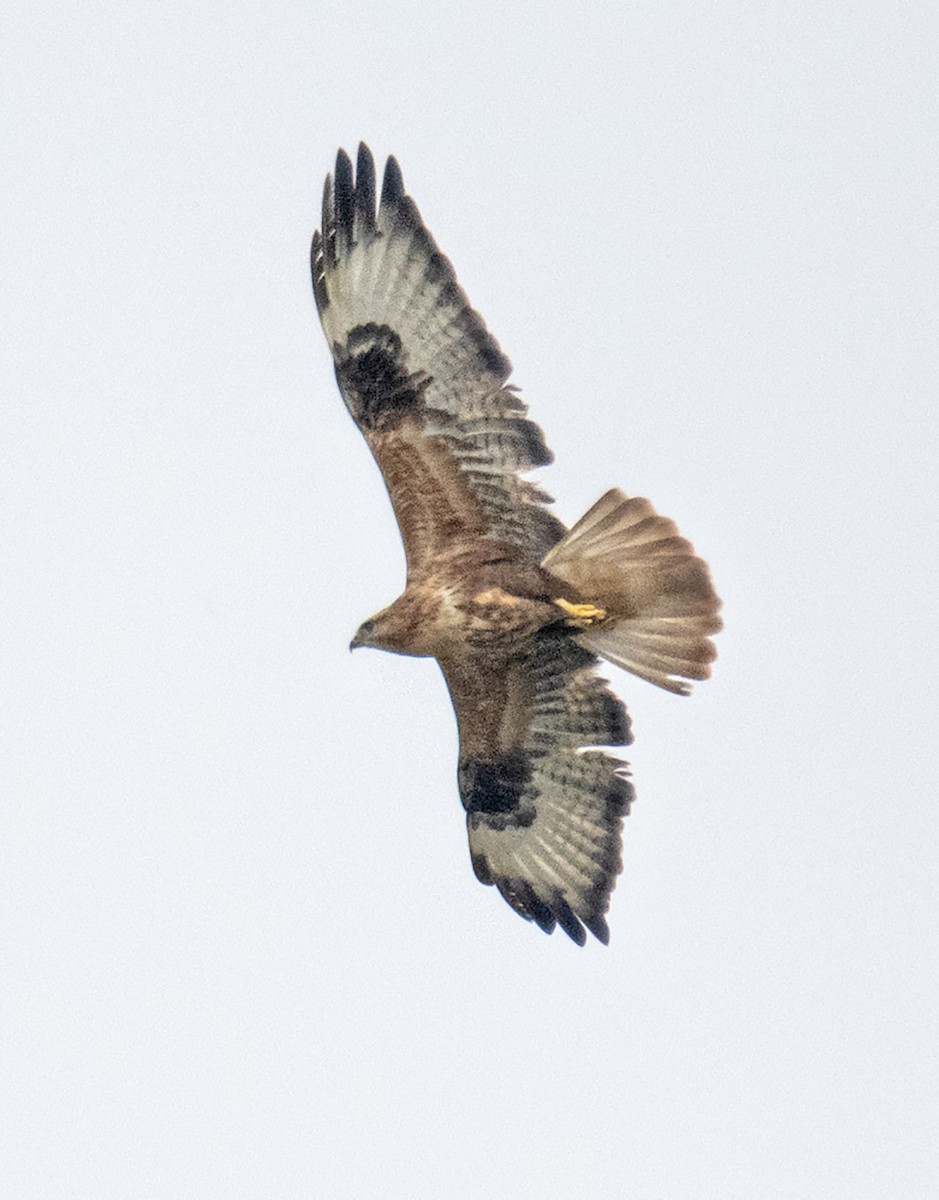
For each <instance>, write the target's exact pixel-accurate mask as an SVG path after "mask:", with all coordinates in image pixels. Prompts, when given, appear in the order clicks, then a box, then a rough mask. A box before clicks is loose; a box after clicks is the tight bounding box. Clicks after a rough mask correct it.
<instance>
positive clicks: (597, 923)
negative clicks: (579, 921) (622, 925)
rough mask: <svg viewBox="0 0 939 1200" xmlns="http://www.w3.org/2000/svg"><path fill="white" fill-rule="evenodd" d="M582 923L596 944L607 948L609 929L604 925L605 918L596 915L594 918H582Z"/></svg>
mask: <svg viewBox="0 0 939 1200" xmlns="http://www.w3.org/2000/svg"><path fill="white" fill-rule="evenodd" d="M583 922H584V924H585V925H586V926H587V928H588V929H589V930H590V932H591V933H592V934H593V936H594V937H595V938H596V939H597V941H598V942H602V943H603V945H604V946H609V944H610V927H609V925H607V923H606V917H604V916H603V915H602V914H600V913H597V915H596V916H595V917H589V918H588V917H584V918H583Z"/></svg>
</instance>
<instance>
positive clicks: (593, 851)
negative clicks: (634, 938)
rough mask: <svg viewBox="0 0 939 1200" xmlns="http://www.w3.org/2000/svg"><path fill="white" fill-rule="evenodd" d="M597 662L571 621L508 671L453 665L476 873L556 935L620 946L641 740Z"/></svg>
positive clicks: (546, 633)
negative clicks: (636, 745)
mask: <svg viewBox="0 0 939 1200" xmlns="http://www.w3.org/2000/svg"><path fill="white" fill-rule="evenodd" d="M596 664H597V659H596V657H595V656H594V655H593V654H591V653H590V652H589V651H587V650H585V649H584V648H583V647H582V646H579V645H578V644H577V643H576V642H575V641H574V640H573V638H572V636H571V633H570V631H569V630H567V629H566V628H565V627H563V626H556V627H549V628H548V629H545V630H543V631H542V632H541V633H540V634H538V635H537V636H536V637H535V638H533V639H532V640H531V641H530V643H529V644H528V646H527V648H526V650H525V651H524V652H523V653H521V654H520V655H518V656H517V657H516V658H515V659H513V660H512V661H511V663H509V664H508V665H507V666H505V667H504V668H503V669H502V670H501V671H499V672H498V673H497V674H494V673H493V672H492V671H486V670H485V668H484V669H482V670H481V671H478V672H475V673H472V674H471V673H469V672H460V671H459V670H458V669H456V668H455V667H449V668H448V667H447V666H446V665H445V666H444V676H445V678H446V680H447V684H448V686H449V688H450V695H451V697H452V699H453V706H454V708H455V710H456V714H457V721H458V724H459V728H460V765H459V785H460V795H461V798H462V800H463V807H464V808H465V809H466V823H467V829H468V832H469V844H470V856H471V858H472V862H473V868H474V870H475V872H476V875H477V878H479V879H480V880H481V881H482V882H483V883H487V884H495V886H496V887H497V888H498V889H499V891H500V892H501V893H502V895H503V896H504V897H505V899H506V900H507V901H508V903H509V904H510V905H511V906H512V908H514V909H515V911H516V912H517V913H519V914H520V915H521V916H523V917H524V918H525V919H526V920H529V921H534V922H535V923H536V924H537V925H538V926H539V927H540V928H541V929H543V930H544V931H545V932H546V933H551V932H552V931H553V930H554V927H555V925H560V926H561V928H562V929H563V930H564V931H565V933H567V934H568V935H569V936H570V937H572V938H573V939H574V941H575V942H577V943H578V944H579V945H583V944H584V942H585V940H586V936H587V935H586V933H585V927H586V929H589V930H590V932H591V933H592V934H594V936H595V937H597V938H599V940H600V941H601V942H604V943H606V942H607V941H609V929H608V927H607V923H606V917H605V913H606V911H607V909H608V908H609V902H610V893H611V892H612V890H613V888H614V886H615V883H616V877H617V875H618V874H619V872H620V870H621V868H622V858H621V828H622V823H623V817H624V815H625V814H626V813H627V812H628V811H629V805H630V802H631V800H632V797H633V790H632V784H631V783H630V782H629V780H628V778H627V772H626V765H625V763H623V762H622V761H621V760H620V759H618V758H615V757H613V756H612V755H610V754H608V753H606V751H605V750H603V749H601V748H600V747H604V746H627V745H629V744H630V742H631V740H632V739H631V735H630V728H629V718H628V716H627V713H626V709H625V708H624V706H623V704H622V703H621V701H619V700H618V699H617V698H616V697H615V696H614V695H613V694H612V692H611V691H610V690H609V688H608V687H607V685H606V683H605V681H604V680H602V679H601V678H600V677H599V676H598V675H597V674H596V670H595V668H596Z"/></svg>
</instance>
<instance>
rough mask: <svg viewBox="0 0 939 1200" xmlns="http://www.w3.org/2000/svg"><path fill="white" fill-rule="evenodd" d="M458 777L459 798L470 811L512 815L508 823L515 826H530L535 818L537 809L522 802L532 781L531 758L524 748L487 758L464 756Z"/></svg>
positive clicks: (509, 816)
mask: <svg viewBox="0 0 939 1200" xmlns="http://www.w3.org/2000/svg"><path fill="white" fill-rule="evenodd" d="M458 776H459V784H460V798H461V799H462V801H463V807H464V808H465V809H466V811H467V812H468V813H479V814H483V815H485V816H486V817H487V818H492V817H500V816H502V817H506V818H511V819H510V820H507V821H506V824H513V825H530V824H531V823H532V821H533V820H534V818H535V811H534V808H533V807H532V805H531V804H530V803H529V804H526V803H523V802H524V801H525V800H526V790H527V789H528V788H529V784H530V783H531V761H530V758H529V755H528V754H527V753H526V752H525V751H524V750H506V751H504V752H503V753H501V754H495V755H493V757H492V758H488V759H483V758H463V759H461V760H460V768H459V772H458ZM487 824H489V825H492V824H493V822H492V821H491V820H487Z"/></svg>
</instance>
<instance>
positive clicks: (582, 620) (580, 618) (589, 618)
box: [554, 600, 606, 628]
mask: <svg viewBox="0 0 939 1200" xmlns="http://www.w3.org/2000/svg"><path fill="white" fill-rule="evenodd" d="M554 603H555V604H556V605H557V606H558V608H563V609H564V611H565V612H566V613H567V615H568V616H569V617H570V619H571V624H572V625H583V626H584V627H585V628H586V627H587V626H588V625H597V624H599V622H600V621H605V620H606V609H603V608H597V606H596V605H595V604H571V602H570V601H569V600H555V602H554Z"/></svg>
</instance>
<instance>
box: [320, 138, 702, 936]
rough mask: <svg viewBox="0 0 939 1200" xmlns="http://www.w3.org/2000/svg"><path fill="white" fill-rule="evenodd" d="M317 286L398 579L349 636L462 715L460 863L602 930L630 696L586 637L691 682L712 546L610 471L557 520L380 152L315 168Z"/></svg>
mask: <svg viewBox="0 0 939 1200" xmlns="http://www.w3.org/2000/svg"><path fill="white" fill-rule="evenodd" d="M312 265H313V290H314V293H315V296H316V306H317V309H318V310H319V316H320V320H321V321H322V324H323V329H324V331H325V333H326V338H327V341H328V342H329V348H330V350H331V351H332V354H333V358H334V359H335V367H336V378H337V379H338V381H339V388H340V390H341V392H342V396H343V399H344V400H345V402H346V406H347V407H348V409H349V412H350V413H351V414H352V418H353V420H354V421H355V423H356V424H357V425H358V427H359V429H360V430H361V431H362V434H363V436H364V437H365V440H366V441H367V442H368V445H369V448H370V449H371V451H372V454H373V455H374V456H375V460H376V462H377V463H378V466H379V468H380V470H381V473H382V475H383V476H384V479H385V484H386V486H387V488H388V493H389V495H390V497H391V503H392V504H393V506H394V511H395V515H396V516H397V519H398V525H399V526H400V529H401V536H402V539H403V541H404V548H405V553H406V556H407V585H406V587H405V590H404V593H403V595H401V596H400V597H399V598H398V599H397V600H395V602H394V603H393V604H391V605H390V606H389V607H388V608H385V609H383V610H382V611H381V612H379V613H377V614H376V615H375V616H374V617H371V618H370V619H369V620H367V621H365V622H364V624H363V625H362V626H361V627H360V629H359V630H358V632H357V633H356V635H355V637H354V638H353V641H352V645H353V646H375V647H378V648H379V649H382V650H390V651H394V652H395V653H397V654H414V655H429V656H431V657H433V658H436V659H437V661H438V662H439V664H440V667H441V670H442V671H443V675H444V678H445V680H446V682H447V686H448V688H449V689H450V696H451V698H452V700H453V707H454V709H455V711H456V718H457V724H458V726H459V737H460V758H459V767H458V781H459V789H460V796H461V798H462V801H463V807H464V808H465V810H466V824H467V829H468V832H469V846H470V855H471V858H472V863H473V868H474V870H475V872H476V875H477V877H478V878H479V879H480V880H481V881H482V882H483V883H487V884H495V886H496V887H497V888H498V889H499V891H500V892H501V893H502V895H503V896H504V897H505V899H506V900H507V901H508V903H509V904H510V905H511V906H512V908H514V909H515V911H516V912H517V913H519V914H520V915H521V916H523V917H525V918H526V920H530V921H534V922H535V923H536V924H537V925H538V926H539V927H540V928H541V929H543V930H544V931H545V932H546V933H550V932H552V930H553V929H554V927H555V925H556V924H557V925H560V926H561V928H562V929H563V930H564V931H565V932H566V933H567V934H569V935H570V937H572V938H573V939H574V941H576V942H578V943H579V944H581V945H582V944H583V943H584V941H585V940H586V933H585V927H586V929H589V930H590V932H591V933H593V934H594V936H595V937H597V938H599V939H600V941H601V942H606V941H608V940H609V929H608V927H607V923H606V918H605V915H604V914H605V913H606V911H607V909H608V908H609V902H610V893H611V891H612V890H613V887H614V885H615V882H616V876H617V875H618V873H619V871H620V869H621V866H622V860H621V826H622V820H623V816H624V814H625V813H626V812H628V810H629V805H630V801H631V800H632V797H633V790H632V785H631V784H630V782H629V780H628V778H627V771H626V764H625V763H623V762H622V761H621V760H620V759H619V758H616V757H614V756H613V755H611V754H609V753H608V752H607V751H606V750H605V749H602V747H617V746H627V745H629V743H630V741H631V736H630V729H629V718H628V717H627V715H626V709H625V708H624V706H623V704H622V703H621V702H620V701H619V700H618V699H617V698H616V697H615V696H614V695H613V694H612V692H611V691H610V690H609V687H608V686H607V684H606V683H605V682H604V680H603V679H601V678H600V677H599V676H598V675H597V673H596V670H595V668H596V665H597V658H598V656H602V657H603V658H605V659H608V660H609V661H610V662H612V663H615V664H616V665H617V666H619V667H624V668H625V669H626V670H627V671H631V672H633V674H635V675H639V676H640V677H641V678H642V679H647V680H649V682H651V683H654V684H657V685H658V686H659V687H662V688H667V689H668V690H669V691H671V692H677V693H679V694H686V693H687V692H688V691H690V684H689V683H688V682H687V681H688V680H695V679H706V678H707V677H708V675H709V674H710V670H711V662H712V661H713V659H714V657H715V650H714V645H713V642H712V641H711V640H710V637H709V635H710V634H713V633H715V632H716V631H717V630H718V629H719V628H720V625H721V622H720V618H719V616H718V610H719V608H720V601H719V600H718V598H717V595H716V594H715V591H714V588H713V586H712V584H711V578H710V574H709V572H708V569H707V566H706V565H705V563H704V562H702V560H701V559H700V558H698V557H697V556H696V555H695V553H694V549H693V547H692V546H691V544H690V543H689V542H688V541H686V540H685V539H684V538H683V537H681V536H680V535H679V533H678V530H677V528H676V526H675V524H674V523H673V522H672V521H670V520H668V519H667V518H666V517H661V516H659V515H658V513H656V511H655V509H654V508H653V507H652V505H651V504H650V503H649V501H648V500H643V499H640V498H638V497H635V496H626V495H624V494H623V493H622V492H620V491H618V490H616V489H614V490H612V491H609V492H607V493H606V494H605V495H604V496H602V497H601V498H600V499H599V500H598V501H597V503H596V504H595V505H594V506H593V508H591V509H590V511H589V512H588V513H587V514H586V515H585V516H583V517H582V518H581V519H580V520H579V521H578V522H577V524H576V525H575V526H574V527H573V528H572V529H570V530H567V529H565V527H564V526H563V525H562V524H561V522H560V521H559V520H558V519H557V517H556V516H554V514H553V513H551V512H550V511H549V509H548V507H547V506H548V504H549V503H550V498H549V497H548V496H546V495H545V494H544V492H542V491H541V490H540V489H539V488H538V487H536V486H535V484H533V483H532V482H530V481H529V480H528V479H526V478H524V475H525V473H526V472H528V471H530V470H531V469H532V468H534V467H540V466H543V465H544V464H545V463H548V462H550V461H551V453H550V451H549V450H548V448H547V446H546V445H545V442H544V438H543V435H542V432H541V430H540V429H539V427H538V426H537V425H535V424H534V423H533V422H532V421H530V420H529V419H528V417H527V416H526V412H527V410H526V407H525V405H524V403H523V402H522V400H521V399H520V398H519V395H518V392H517V391H516V390H515V388H513V387H511V386H508V385H507V383H506V381H507V380H508V378H509V374H510V371H511V365H510V363H509V360H508V359H507V358H506V356H505V355H504V354H503V353H502V350H501V349H500V348H499V344H498V342H497V341H496V340H495V338H494V337H493V336H492V334H490V333H489V331H488V330H487V328H486V326H485V324H484V322H483V320H482V318H481V317H480V316H479V314H478V313H477V312H475V311H474V309H472V308H471V307H470V305H469V302H468V301H467V298H466V296H465V294H464V292H463V290H462V288H461V287H460V285H459V283H458V282H457V279H456V275H455V274H454V271H453V267H452V266H451V265H450V262H449V260H448V259H447V258H445V257H444V255H443V254H441V252H440V251H439V250H438V249H437V245H436V243H435V242H434V239H433V238H432V237H431V235H430V233H429V232H428V231H427V229H426V227H425V225H424V223H423V221H422V220H421V216H420V213H419V212H418V210H417V206H416V205H415V203H414V201H413V200H412V199H411V197H410V196H408V195H407V194H406V193H405V190H404V184H403V181H402V178H401V171H400V169H399V167H398V164H397V162H396V161H395V159H393V158H389V160H388V163H387V165H386V167H385V174H384V180H383V182H382V188H381V195H380V196H378V194H377V189H376V180H375V165H374V162H373V160H372V155H371V153H370V152H369V150H368V148H367V147H366V146H364V145H362V146H360V147H359V154H358V162H357V165H356V170H355V174H354V175H353V169H352V163H351V162H350V160H349V158H348V156H347V155H346V154H345V152H344V151H340V152H339V155H338V157H337V159H336V173H335V176H329V177H328V178H327V180H326V188H325V193H324V196H323V223H322V229H321V230H320V231H318V232H317V233H316V234H315V236H314V238H313V253H312Z"/></svg>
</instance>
